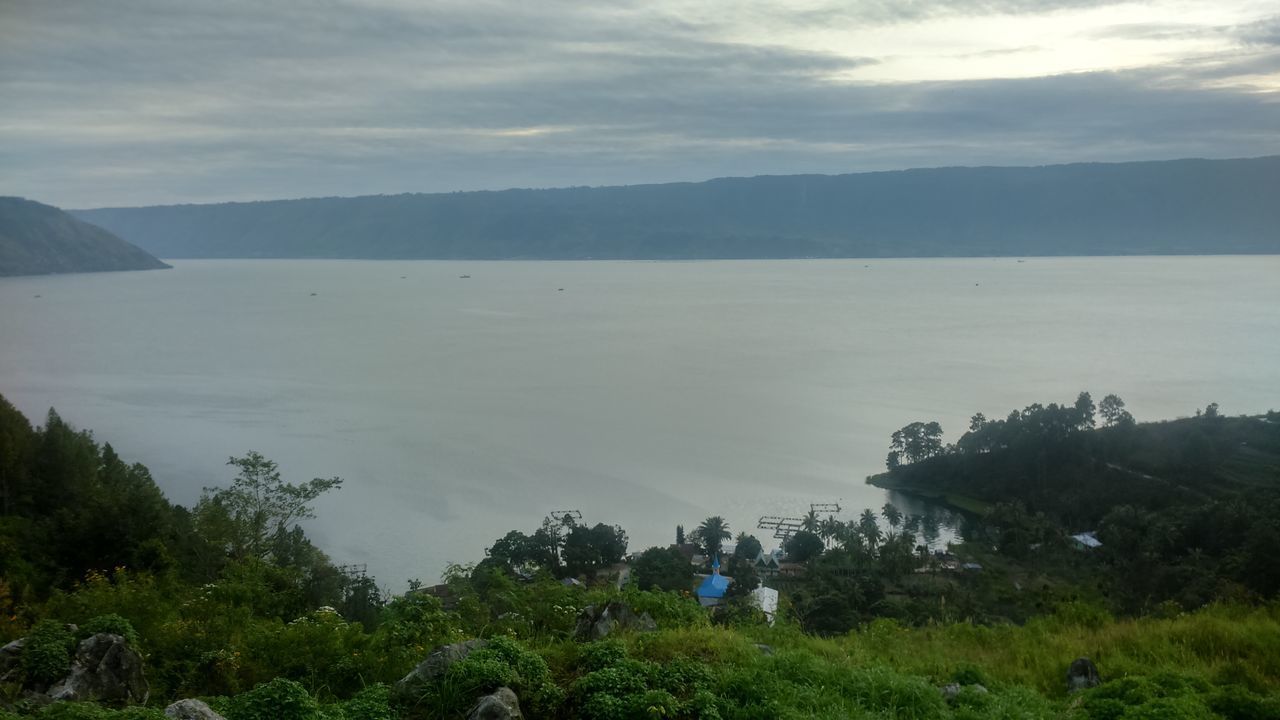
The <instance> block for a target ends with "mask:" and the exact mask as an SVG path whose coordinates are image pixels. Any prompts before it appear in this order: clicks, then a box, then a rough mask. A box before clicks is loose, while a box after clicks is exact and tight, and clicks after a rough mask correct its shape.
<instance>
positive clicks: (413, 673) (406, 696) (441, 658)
mask: <svg viewBox="0 0 1280 720" xmlns="http://www.w3.org/2000/svg"><path fill="white" fill-rule="evenodd" d="M488 644H489V641H488V640H467V641H466V642H460V643H453V644H452V645H441V646H440V647H438V648H435V649H434V650H432V651H431V652H430V653H429V654H428V655H427V659H426V660H423V661H422V662H420V663H418V666H417V667H415V668H414V669H413V670H410V671H409V674H408V675H405V676H404V677H403V678H401V679H400V681H399V682H397V683H396V684H395V687H394V688H392V690H391V695H392V697H393V698H395V699H396V700H397V701H398V702H400V703H407V704H410V705H411V704H413V703H414V702H417V700H418V698H420V697H422V694H423V692H424V691H425V690H426V689H427V687H428V686H429V685H432V684H434V683H435V682H436V681H437V680H439V679H440V678H441V677H444V673H445V671H446V670H448V669H449V666H450V665H452V664H454V663H456V662H458V661H459V660H461V659H463V658H465V657H466V656H468V655H470V654H471V653H472V652H474V651H476V650H479V649H480V648H482V647H485V646H486V645H488Z"/></svg>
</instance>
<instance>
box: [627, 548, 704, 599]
mask: <svg viewBox="0 0 1280 720" xmlns="http://www.w3.org/2000/svg"><path fill="white" fill-rule="evenodd" d="M631 577H632V578H634V579H635V583H636V586H637V587H639V588H640V589H642V590H653V589H658V590H669V591H674V592H689V590H690V588H692V587H693V568H692V567H691V566H690V565H689V561H688V560H686V559H685V556H684V555H683V554H681V553H680V551H679V550H677V549H676V548H673V547H665V548H660V547H651V548H649V549H648V550H645V551H644V552H642V553H640V556H639V557H637V558H636V559H635V562H633V563H632V564H631Z"/></svg>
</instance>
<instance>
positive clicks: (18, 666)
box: [0, 638, 27, 682]
mask: <svg viewBox="0 0 1280 720" xmlns="http://www.w3.org/2000/svg"><path fill="white" fill-rule="evenodd" d="M26 644H27V639H26V638H19V639H17V640H14V641H13V642H11V643H9V644H8V645H5V646H4V647H0V682H17V681H18V680H19V679H20V677H21V673H22V648H23V646H25V645H26Z"/></svg>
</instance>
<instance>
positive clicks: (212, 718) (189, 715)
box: [164, 699, 226, 720]
mask: <svg viewBox="0 0 1280 720" xmlns="http://www.w3.org/2000/svg"><path fill="white" fill-rule="evenodd" d="M164 716H165V717H167V718H173V720H226V718H224V717H222V716H221V715H219V714H218V713H216V712H214V711H213V708H211V707H209V706H208V705H205V704H204V702H203V701H201V700H194V699H189V700H179V701H178V702H176V703H174V704H172V705H170V706H169V707H167V708H165V709H164Z"/></svg>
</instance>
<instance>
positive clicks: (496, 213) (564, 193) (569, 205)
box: [72, 156, 1280, 259]
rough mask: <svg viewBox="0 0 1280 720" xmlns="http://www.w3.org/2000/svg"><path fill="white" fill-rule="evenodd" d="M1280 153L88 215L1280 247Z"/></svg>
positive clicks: (228, 224)
mask: <svg viewBox="0 0 1280 720" xmlns="http://www.w3.org/2000/svg"><path fill="white" fill-rule="evenodd" d="M1276 196H1280V156H1269V157H1262V158H1244V159H1231V160H1205V159H1186V160H1163V161H1143V162H1132V163H1073V164H1066V165H1042V166H1035V167H1000V166H980V167H963V166H961V167H947V168H914V169H908V170H893V171H876V172H868V173H849V174H842V175H816V174H806V175H758V176H754V177H726V178H715V179H711V180H706V181H701V182H677V183H661V184H644V185H624V186H602V187H568V188H551V189H525V188H511V189H507V190H480V191H462V192H452V193H402V194H397V195H365V196H355V197H324V198H302V199H292V200H259V201H247V202H245V201H241V202H231V203H218V204H184V205H162V206H150V207H139V208H98V209H90V210H75V211H72V212H73V214H74V215H76V216H77V217H80V218H81V219H84V220H87V221H90V222H94V223H98V224H101V225H102V226H104V227H106V228H108V229H110V230H113V231H115V232H117V233H118V234H120V235H122V236H124V237H127V238H129V239H131V240H132V241H134V242H136V243H137V244H138V245H140V246H141V247H143V248H145V249H148V250H151V251H152V252H155V253H157V254H161V255H164V256H166V257H190V258H197V257H224V258H229V257H246V258H251V257H273V258H363V259H393V258H394V259H715V258H793V257H956V256H962V257H963V256H988V255H996V256H1005V255H1018V256H1023V255H1026V256H1035V255H1144V254H1242V253H1243V254H1249V253H1276V252H1280V230H1277V228H1280V206H1278V205H1277V204H1276V203H1274V202H1272V201H1271V198H1274V197H1276Z"/></svg>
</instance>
